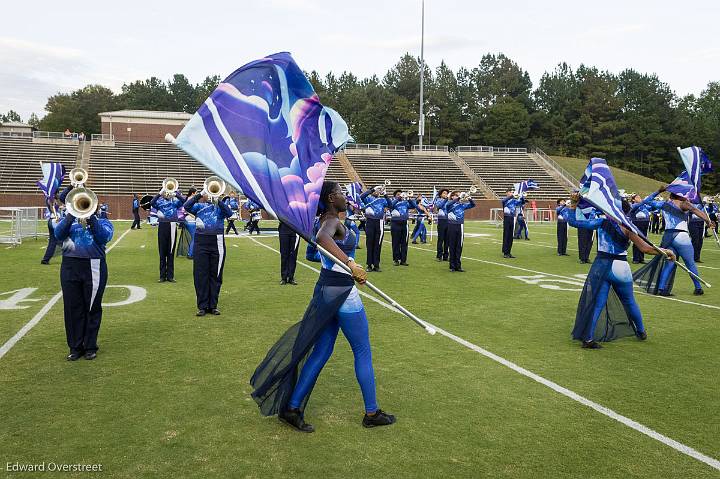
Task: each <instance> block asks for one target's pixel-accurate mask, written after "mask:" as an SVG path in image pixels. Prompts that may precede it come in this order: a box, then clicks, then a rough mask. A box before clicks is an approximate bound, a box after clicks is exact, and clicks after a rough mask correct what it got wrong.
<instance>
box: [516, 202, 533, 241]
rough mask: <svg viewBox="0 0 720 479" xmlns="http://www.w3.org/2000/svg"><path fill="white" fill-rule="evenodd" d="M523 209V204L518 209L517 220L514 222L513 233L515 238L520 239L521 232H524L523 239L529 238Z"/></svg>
mask: <svg viewBox="0 0 720 479" xmlns="http://www.w3.org/2000/svg"><path fill="white" fill-rule="evenodd" d="M524 211H525V206H521V207H520V208H519V209H518V213H517V221H516V222H515V235H514V236H515V239H521V238H522V235H523V233H525V239H526V240H529V239H530V238H529V237H528V227H527V223H526V222H525V214H524Z"/></svg>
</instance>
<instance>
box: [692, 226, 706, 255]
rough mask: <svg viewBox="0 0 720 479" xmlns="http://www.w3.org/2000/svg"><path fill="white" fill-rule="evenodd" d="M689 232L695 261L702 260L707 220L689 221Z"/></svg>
mask: <svg viewBox="0 0 720 479" xmlns="http://www.w3.org/2000/svg"><path fill="white" fill-rule="evenodd" d="M688 234H689V235H690V241H691V242H692V246H693V254H694V255H695V261H700V253H701V252H702V247H703V242H704V241H705V222H704V221H689V222H688Z"/></svg>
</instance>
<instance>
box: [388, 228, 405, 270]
mask: <svg viewBox="0 0 720 479" xmlns="http://www.w3.org/2000/svg"><path fill="white" fill-rule="evenodd" d="M390 234H391V235H392V254H393V261H400V262H401V263H407V250H408V225H407V221H391V222H390Z"/></svg>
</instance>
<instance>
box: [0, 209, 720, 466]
mask: <svg viewBox="0 0 720 479" xmlns="http://www.w3.org/2000/svg"><path fill="white" fill-rule="evenodd" d="M265 223H266V225H267V222H265ZM115 226H116V235H115V239H117V238H119V237H120V236H121V235H122V234H123V233H124V232H125V231H126V229H127V228H128V227H129V223H127V222H116V224H115ZM530 228H531V241H516V243H515V247H514V249H513V253H514V254H515V255H516V256H517V259H514V260H506V259H503V258H502V255H501V254H500V245H499V241H500V236H501V231H500V229H498V228H496V227H494V226H493V225H491V224H489V223H484V222H474V223H469V224H467V225H466V230H465V231H466V239H465V249H464V255H465V257H466V259H465V260H464V262H463V266H464V268H465V269H466V270H467V272H466V273H465V274H459V273H452V274H451V273H450V272H449V271H448V269H447V263H442V264H441V263H437V262H435V261H434V253H433V250H434V245H427V246H419V247H413V248H412V249H411V250H410V252H409V259H408V262H409V263H410V267H409V268H395V267H393V266H392V264H391V261H390V258H391V256H390V245H389V244H386V245H385V247H384V249H383V265H384V272H383V273H378V274H371V276H370V279H371V280H372V281H373V282H374V283H376V284H377V285H378V286H380V287H381V288H382V289H384V290H385V291H386V292H387V293H389V294H390V295H391V296H394V297H395V298H396V299H397V300H399V301H400V302H401V303H402V304H404V305H405V306H406V307H408V308H409V309H410V310H412V311H413V312H415V313H416V314H417V315H418V316H419V317H421V318H423V319H425V320H427V321H429V322H431V323H433V324H435V325H437V326H438V327H440V328H443V329H445V330H447V331H448V332H450V333H452V334H454V335H456V336H458V337H460V338H463V339H464V340H467V341H468V342H470V343H473V344H475V345H477V346H480V347H482V348H485V349H487V350H489V351H491V352H492V353H495V354H497V355H499V356H501V357H503V358H505V359H507V360H509V361H512V362H514V363H515V364H517V365H519V366H521V367H523V368H526V369H528V370H530V371H532V372H534V373H536V374H538V375H540V376H542V377H543V378H547V379H548V380H551V381H554V382H555V383H557V384H559V385H560V386H563V387H565V388H567V389H569V390H571V391H573V392H575V393H577V394H579V395H581V396H583V397H585V398H587V399H589V400H591V401H594V402H596V403H598V404H600V405H602V406H605V407H607V408H609V409H612V410H613V411H615V412H617V413H618V414H621V415H624V416H626V417H628V418H630V419H632V420H634V421H637V422H638V423H640V424H642V425H644V426H647V427H648V428H651V429H653V430H655V431H657V432H658V433H660V434H663V435H665V436H667V437H669V438H672V439H674V440H676V441H679V442H680V443H682V444H683V445H685V446H688V447H691V448H693V449H695V450H697V451H699V452H701V453H703V454H705V455H707V456H709V457H710V458H715V459H720V407H719V406H720V401H719V399H718V392H719V391H720V389H718V379H719V378H720V376H719V373H718V371H719V370H718V357H720V346H718V345H719V344H720V328H718V324H719V321H720V294H719V293H718V292H717V291H716V290H717V289H720V248H717V247H716V246H715V245H714V244H713V243H711V242H709V241H708V242H706V246H705V250H704V252H703V259H704V261H705V263H704V264H703V265H702V266H703V268H702V269H701V270H700V271H701V273H702V275H703V276H704V277H705V278H706V279H707V280H708V281H709V282H710V283H717V287H716V288H712V289H708V290H707V294H706V295H705V296H702V297H700V298H697V297H695V296H692V294H691V293H692V284H691V282H690V280H689V278H688V277H687V276H685V275H679V276H678V278H677V279H676V289H675V293H676V296H675V297H674V298H672V299H665V298H658V297H651V296H647V295H638V301H639V303H640V306H641V308H642V310H643V313H644V318H645V322H646V325H647V329H648V334H649V339H648V341H647V342H640V341H637V340H635V339H634V338H625V339H622V340H619V341H616V342H613V343H609V344H606V346H605V348H604V349H602V350H599V351H588V350H582V349H580V347H579V345H578V344H577V343H576V342H573V341H572V340H571V339H570V330H571V328H572V324H573V321H574V317H575V309H576V306H577V301H578V296H579V289H580V288H581V284H582V279H581V278H582V275H583V274H585V273H587V271H588V266H587V265H581V264H579V263H578V261H577V257H576V255H577V253H576V250H575V248H576V245H575V239H574V237H575V235H574V231H571V233H573V234H572V235H571V238H572V239H571V242H570V248H571V250H570V251H569V253H571V256H570V257H564V258H559V257H558V256H556V254H555V249H554V248H555V229H554V228H555V226H554V224H547V225H530ZM385 238H386V240H388V241H389V239H390V235H389V233H388V234H387V235H386V237H385ZM277 243H278V240H277V237H272V236H260V237H259V238H256V237H253V238H252V239H248V238H246V237H242V238H235V237H230V238H228V239H227V245H228V246H227V249H228V256H227V262H226V265H225V281H224V283H223V288H222V295H221V298H220V305H219V307H220V309H221V310H222V312H223V314H222V316H218V317H214V316H211V317H207V316H206V317H204V318H196V317H195V316H194V313H195V297H194V289H193V284H192V275H191V271H192V264H191V262H190V261H188V260H186V259H185V258H178V259H177V260H176V278H177V280H178V282H177V283H176V284H169V283H164V284H158V283H156V279H157V276H158V271H157V268H158V266H157V263H158V260H157V240H156V231H155V230H154V229H151V228H149V227H145V228H143V229H142V230H140V231H130V232H129V233H128V234H127V235H125V236H124V237H123V239H122V240H121V241H120V242H119V243H118V244H117V245H116V246H115V247H114V249H113V250H112V251H111V252H110V253H109V254H108V265H109V271H110V279H109V284H110V285H117V286H119V285H132V286H139V287H142V288H144V289H145V290H146V292H147V296H146V298H145V299H144V300H142V301H139V302H135V303H133V304H129V305H125V306H108V307H106V308H105V309H104V317H103V325H102V329H101V331H100V338H99V343H100V351H99V353H98V359H97V360H96V361H93V362H90V361H85V360H80V361H77V362H75V363H69V362H66V361H65V359H64V358H65V354H66V353H67V351H66V345H65V334H64V327H63V316H62V301H59V302H58V303H57V304H55V305H54V306H53V307H52V308H51V309H50V311H49V312H48V313H47V315H45V316H44V317H43V318H42V320H41V321H40V322H39V323H38V324H37V325H36V326H35V327H34V328H33V329H32V330H30V331H29V333H28V334H27V335H25V336H24V337H23V338H22V339H21V340H20V341H19V342H17V344H16V345H15V346H14V347H13V348H12V349H10V350H9V352H7V354H5V355H4V356H3V357H1V358H0V424H1V425H2V426H1V427H0V477H38V476H43V477H44V476H45V475H50V476H53V474H48V473H45V474H44V475H43V474H41V473H36V474H29V473H28V474H23V473H12V472H7V470H6V464H7V463H13V464H14V463H16V462H19V463H24V464H37V463H42V462H46V463H50V462H54V463H68V464H76V463H91V464H96V463H99V464H102V467H103V471H102V473H95V474H94V476H97V477H113V478H157V477H183V478H185V477H188V478H208V477H233V478H237V477H247V478H266V477H278V478H281V477H342V478H347V477H352V478H354V477H358V478H376V477H377V478H394V477H403V478H419V477H453V478H454V477H463V478H465V477H467V478H476V477H492V478H519V477H522V478H526V477H532V478H533V479H539V478H578V477H608V478H609V477H612V478H710V477H720V470H718V469H714V468H712V467H710V466H708V465H707V464H705V463H703V462H701V461H699V460H697V459H695V458H692V457H689V456H688V455H685V454H682V453H680V452H678V451H677V450H675V449H673V448H670V447H668V446H667V445H665V444H662V443H661V442H659V441H658V440H656V439H653V438H651V437H648V436H647V435H644V434H641V433H640V432H638V431H636V430H634V429H631V428H630V427H627V426H626V425H623V424H621V423H620V422H618V421H616V420H614V419H611V418H609V417H607V416H606V415H603V414H600V413H599V412H597V411H595V410H593V409H591V408H589V407H587V406H585V405H583V404H580V403H579V402H576V401H573V400H571V399H569V398H568V397H566V396H563V395H561V394H559V393H557V392H555V391H554V390H552V389H550V388H548V387H546V386H545V385H543V384H540V383H538V382H536V381H533V380H531V379H529V378H527V377H525V376H522V375H520V374H518V373H517V372H515V371H513V370H511V369H510V368H508V367H506V366H503V365H501V364H499V363H498V362H496V361H492V360H490V359H488V358H487V357H485V356H483V355H481V354H478V353H477V352H476V351H473V350H471V349H469V348H467V347H465V346H463V345H461V344H459V343H458V342H455V341H453V340H451V339H449V338H448V337H445V336H443V335H441V334H437V335H435V336H430V335H428V334H426V333H425V332H424V331H423V330H422V329H420V328H418V327H417V326H416V325H414V324H413V323H412V322H410V321H409V320H407V319H405V318H404V317H403V316H401V315H399V314H397V313H395V312H393V311H392V310H389V309H387V308H385V307H382V306H380V305H379V304H377V303H375V302H373V301H371V300H369V299H365V306H366V309H367V312H368V316H369V320H370V327H371V341H372V343H373V356H374V365H375V371H376V376H377V385H378V400H379V403H380V405H381V407H382V408H383V409H385V410H388V411H390V412H392V413H394V414H396V415H397V417H398V422H397V424H396V425H394V426H392V427H389V428H380V429H375V430H366V429H363V428H362V427H361V425H360V421H361V419H362V400H361V396H360V390H359V387H358V385H357V383H356V381H355V377H354V374H353V364H352V353H351V351H350V348H349V346H348V344H347V342H346V341H345V339H344V338H339V339H338V343H337V346H336V350H335V354H334V356H333V358H331V360H330V361H329V362H328V365H327V366H326V368H325V370H324V371H323V373H322V374H321V376H320V379H319V381H318V383H317V386H316V388H315V391H314V394H313V396H312V399H311V400H310V403H309V406H308V410H307V413H306V414H307V419H308V421H309V422H311V423H313V424H314V425H315V427H316V432H315V433H314V434H309V435H304V434H299V433H296V432H295V431H293V430H291V429H289V428H288V427H287V426H284V425H282V424H280V423H279V422H278V421H277V419H276V418H263V417H261V416H260V414H259V412H258V408H257V406H256V405H255V403H254V402H253V401H252V400H251V398H250V396H249V393H250V386H249V384H248V380H249V378H250V376H251V374H252V372H253V371H254V369H255V367H256V366H257V364H258V363H259V362H260V361H261V360H262V358H263V357H264V355H265V353H266V351H267V349H268V348H269V346H270V345H272V344H273V343H274V341H275V340H276V339H277V337H278V336H279V335H280V334H281V333H282V332H283V331H284V330H285V329H286V328H287V327H288V326H289V325H291V324H292V323H294V322H295V321H297V320H298V319H299V318H300V317H301V315H302V313H303V311H304V309H305V307H306V305H307V303H308V301H309V298H310V296H311V293H312V288H313V286H314V283H315V281H316V278H317V273H316V272H314V271H312V270H310V269H308V268H305V267H303V266H301V265H298V271H297V280H298V282H299V283H300V284H299V285H298V286H295V287H293V286H280V285H279V284H278V281H279V255H278V254H277V253H276V252H274V251H272V250H270V249H268V248H266V247H264V246H269V247H271V248H277ZM411 246H412V245H411ZM43 248H44V241H43V240H38V241H35V240H26V241H25V242H24V243H23V244H22V245H21V246H19V247H17V248H14V249H5V247H4V246H2V247H0V262H1V264H2V268H3V274H2V276H0V293H6V294H4V295H2V296H0V300H6V302H7V300H8V298H9V297H10V296H11V294H7V292H9V291H13V290H17V289H19V288H37V290H34V291H33V292H32V294H31V295H30V296H28V297H27V299H33V300H39V301H30V302H25V303H21V304H23V305H25V306H27V308H26V309H21V310H8V309H2V310H0V318H2V320H1V321H0V345H2V344H3V343H5V342H6V341H7V340H8V339H10V338H11V337H12V336H13V335H14V334H15V333H17V332H18V331H19V330H20V329H21V328H22V327H23V325H25V324H26V323H27V322H28V321H30V320H31V319H32V318H33V317H34V316H36V315H37V314H38V312H39V311H40V310H41V308H42V307H43V305H44V304H45V303H46V302H47V301H48V300H49V299H50V298H51V297H53V296H54V295H55V294H56V293H57V292H58V291H59V279H58V270H59V263H60V258H59V257H56V258H55V259H53V261H52V264H51V265H50V266H41V265H40V264H39V260H40V257H41V255H42V249H43ZM301 251H304V244H303V245H302V246H301ZM364 255H365V250H364V249H362V250H360V251H359V253H358V256H359V258H362V259H364ZM362 263H364V261H362ZM313 266H315V265H314V264H313ZM552 275H556V276H552ZM541 286H544V287H541ZM127 296H128V292H127V290H125V289H122V288H109V289H108V290H107V293H106V296H105V302H118V301H122V300H124V299H126V298H127ZM2 304H3V303H0V305H2ZM6 306H7V304H6V305H5V307H6ZM55 475H61V474H55ZM86 475H89V474H79V473H77V474H73V473H65V474H62V476H63V477H85V476H86Z"/></svg>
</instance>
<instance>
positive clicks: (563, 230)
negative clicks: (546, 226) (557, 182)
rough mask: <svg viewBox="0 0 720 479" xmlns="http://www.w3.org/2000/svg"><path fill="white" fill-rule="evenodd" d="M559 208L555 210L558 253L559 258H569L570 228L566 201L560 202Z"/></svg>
mask: <svg viewBox="0 0 720 479" xmlns="http://www.w3.org/2000/svg"><path fill="white" fill-rule="evenodd" d="M557 204H558V206H557V208H555V215H556V216H557V245H558V247H557V252H558V256H567V255H568V254H567V242H568V227H567V220H568V218H567V215H568V207H567V206H565V201H564V200H558V202H557Z"/></svg>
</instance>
